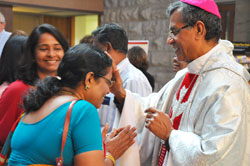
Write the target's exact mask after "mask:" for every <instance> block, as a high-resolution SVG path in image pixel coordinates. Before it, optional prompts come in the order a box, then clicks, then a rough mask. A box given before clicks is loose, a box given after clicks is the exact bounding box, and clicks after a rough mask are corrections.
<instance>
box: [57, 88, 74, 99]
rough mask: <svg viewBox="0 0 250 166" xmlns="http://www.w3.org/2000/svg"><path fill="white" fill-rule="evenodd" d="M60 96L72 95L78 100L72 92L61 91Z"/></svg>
mask: <svg viewBox="0 0 250 166" xmlns="http://www.w3.org/2000/svg"><path fill="white" fill-rule="evenodd" d="M59 94H61V95H70V96H73V97H76V98H78V97H77V96H76V95H75V94H74V93H73V92H71V91H67V90H64V89H63V90H61V91H60V92H59Z"/></svg>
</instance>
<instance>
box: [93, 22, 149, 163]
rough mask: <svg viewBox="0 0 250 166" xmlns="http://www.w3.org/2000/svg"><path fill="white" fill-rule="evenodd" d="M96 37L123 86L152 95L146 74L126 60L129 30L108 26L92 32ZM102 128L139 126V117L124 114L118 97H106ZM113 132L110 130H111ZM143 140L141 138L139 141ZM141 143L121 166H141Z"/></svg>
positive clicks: (117, 26) (101, 112) (132, 149)
mask: <svg viewBox="0 0 250 166" xmlns="http://www.w3.org/2000/svg"><path fill="white" fill-rule="evenodd" d="M92 35H93V37H94V41H93V45H95V46H97V47H99V48H101V49H102V50H103V51H106V52H107V53H108V54H109V55H110V56H111V57H112V59H113V61H114V64H116V65H117V67H118V69H119V72H120V74H121V77H122V80H123V87H125V88H127V89H130V90H131V91H132V92H136V93H139V94H140V95H142V96H147V95H149V94H150V93H152V88H151V86H150V84H149V82H148V80H147V78H146V77H145V75H144V74H143V73H142V72H141V71H140V70H139V69H137V68H135V67H134V66H133V65H132V64H131V63H130V62H129V60H128V58H127V57H126V54H127V51H128V38H127V35H126V32H125V30H124V29H123V28H122V27H121V26H120V25H118V24H115V23H112V24H104V25H102V26H101V27H99V28H97V29H96V30H94V31H93V32H92ZM99 116H100V120H101V126H102V127H103V126H104V125H105V124H106V123H109V125H110V130H111V129H112V128H118V127H124V126H126V125H132V126H134V125H135V119H134V118H135V117H133V116H132V117H131V116H130V115H127V114H126V113H123V114H121V113H120V112H119V111H118V109H117V108H116V106H115V104H114V95H113V94H112V93H109V94H108V95H106V96H105V98H104V102H103V104H102V106H101V107H100V109H99ZM110 130H109V131H110ZM138 140H139V138H138ZM137 146H138V142H137V143H136V144H134V145H133V146H132V147H130V148H129V149H128V151H126V152H125V154H124V155H123V156H122V157H121V159H120V160H118V162H117V165H119V164H120V165H133V166H137V165H140V161H139V151H138V149H139V148H138V147H137Z"/></svg>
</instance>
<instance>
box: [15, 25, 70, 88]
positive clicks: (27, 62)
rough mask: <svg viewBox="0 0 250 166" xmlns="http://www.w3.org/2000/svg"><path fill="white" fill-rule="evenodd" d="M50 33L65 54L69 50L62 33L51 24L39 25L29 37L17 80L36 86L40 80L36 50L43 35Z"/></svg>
mask: <svg viewBox="0 0 250 166" xmlns="http://www.w3.org/2000/svg"><path fill="white" fill-rule="evenodd" d="M44 33H49V34H51V35H52V36H54V37H55V38H56V40H57V41H58V42H59V43H60V44H61V46H62V48H63V50H64V52H66V51H67V50H68V48H69V46H68V43H67V41H66V40H65V38H64V37H63V35H62V34H61V33H60V31H59V30H58V29H57V28H56V27H54V26H53V25H50V24H41V25H38V26H37V27H36V28H35V29H34V30H33V31H32V32H31V34H30V35H29V37H28V40H27V44H26V46H25V49H24V55H23V56H22V58H21V60H20V65H19V69H18V73H17V79H19V80H22V81H23V82H24V83H26V84H29V85H34V84H35V82H36V81H38V80H39V76H38V72H37V64H36V61H35V57H36V53H35V49H36V46H37V44H38V42H39V39H40V37H41V35H42V34H44Z"/></svg>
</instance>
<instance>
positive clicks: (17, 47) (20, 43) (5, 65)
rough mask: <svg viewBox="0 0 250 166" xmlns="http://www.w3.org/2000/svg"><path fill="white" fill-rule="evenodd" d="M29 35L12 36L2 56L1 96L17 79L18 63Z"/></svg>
mask: <svg viewBox="0 0 250 166" xmlns="http://www.w3.org/2000/svg"><path fill="white" fill-rule="evenodd" d="M27 38H28V37H27V36H20V35H15V36H11V37H10V38H9V39H8V40H7V42H6V44H5V46H4V48H3V52H2V56H1V58H0V98H1V96H2V93H3V91H4V90H5V89H6V88H7V87H8V86H9V84H10V83H12V82H14V81H15V80H16V72H17V64H18V62H19V60H20V57H21V54H22V51H23V47H24V44H25V41H26V40H27Z"/></svg>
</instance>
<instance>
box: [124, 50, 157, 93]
mask: <svg viewBox="0 0 250 166" xmlns="http://www.w3.org/2000/svg"><path fill="white" fill-rule="evenodd" d="M128 59H129V62H130V63H132V65H134V66H135V67H136V68H137V69H139V70H141V71H142V72H143V74H144V75H145V76H146V77H147V79H148V81H149V83H150V85H151V87H152V90H154V88H155V79H154V77H153V76H152V75H151V74H150V73H148V72H147V70H148V66H149V62H148V56H147V54H146V52H145V51H144V49H143V48H141V47H139V46H134V47H132V48H130V49H129V50H128Z"/></svg>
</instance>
